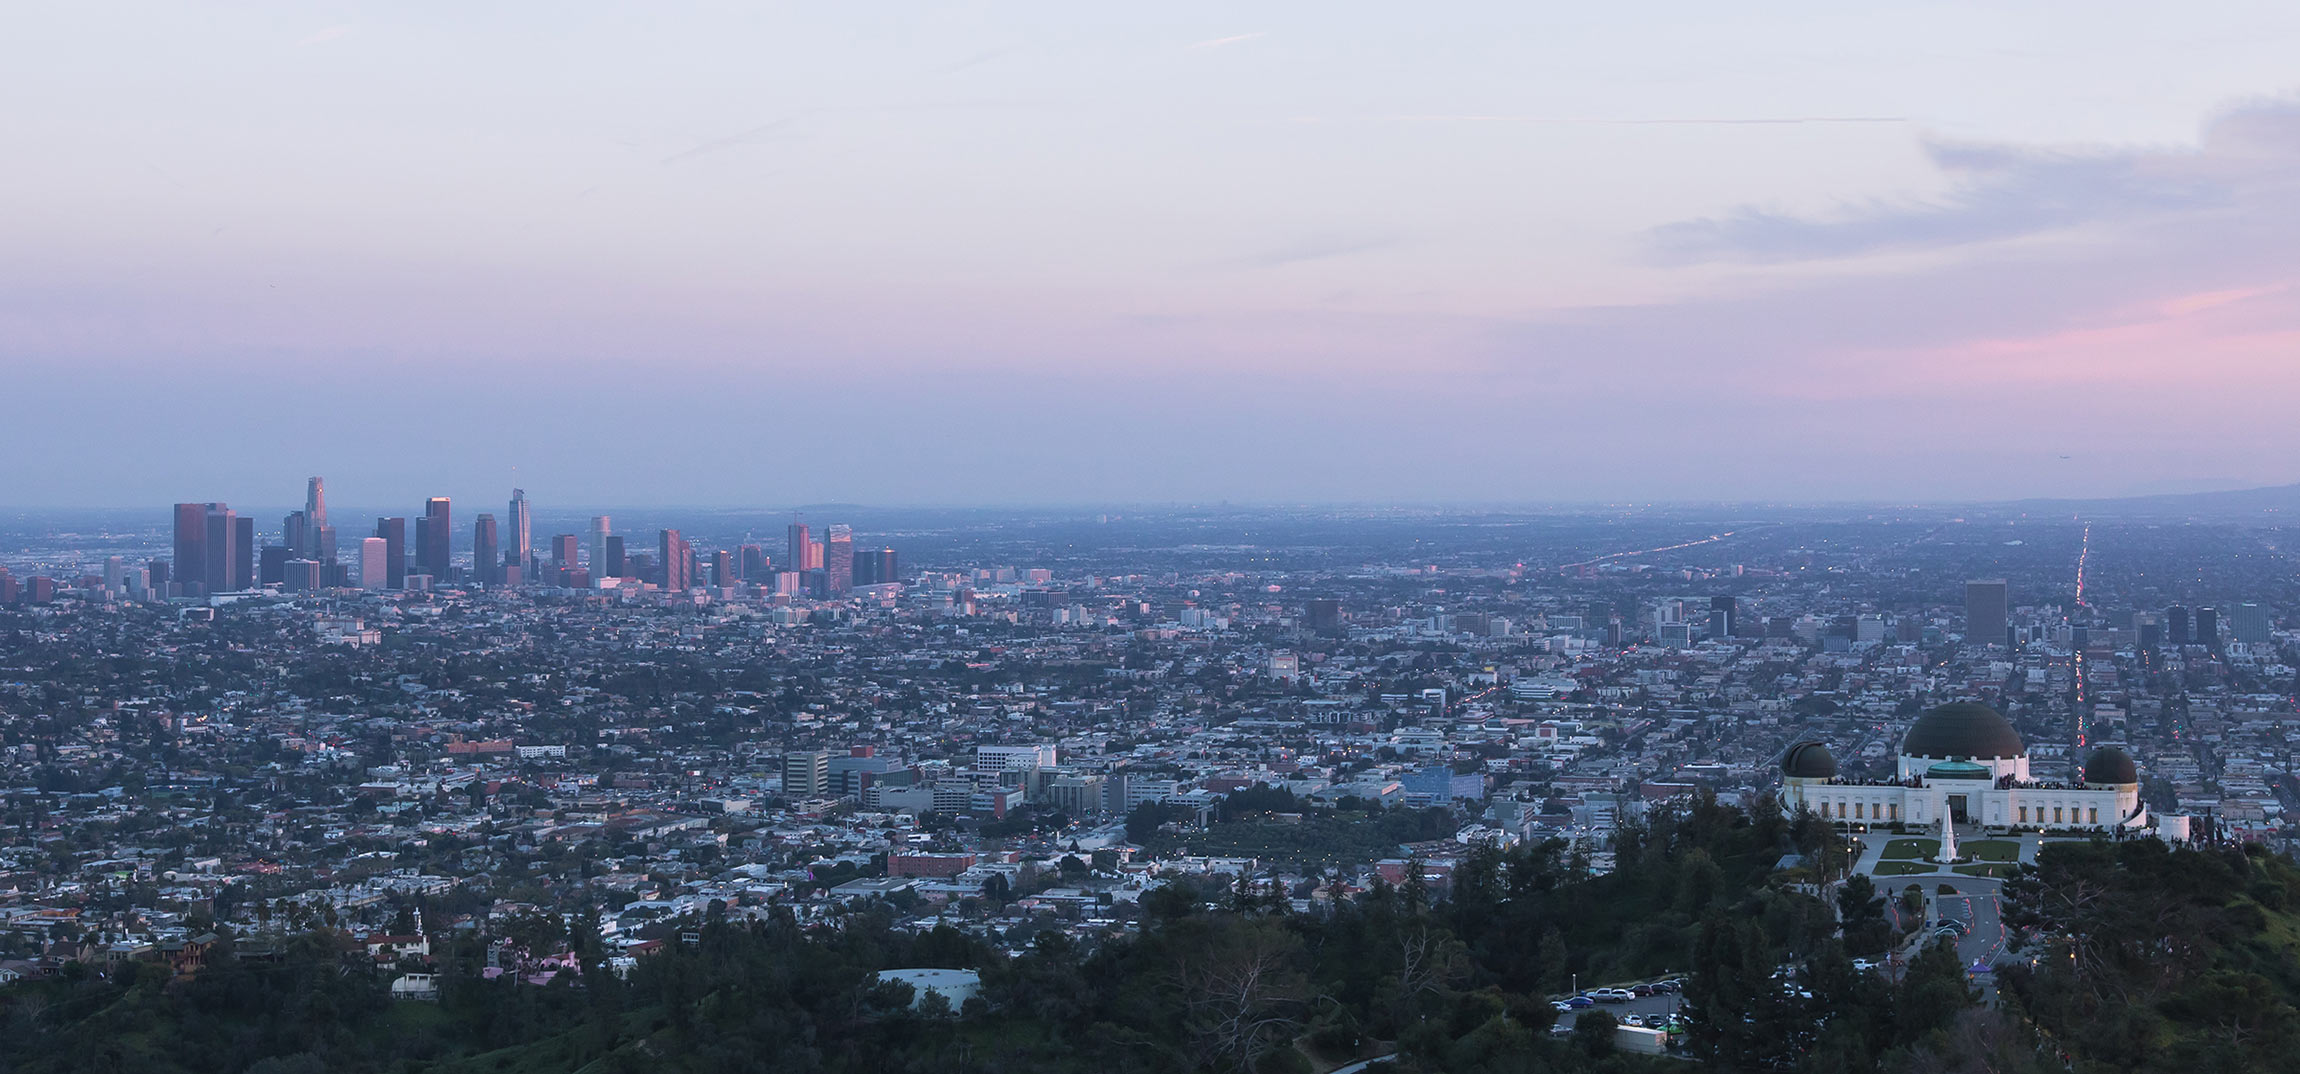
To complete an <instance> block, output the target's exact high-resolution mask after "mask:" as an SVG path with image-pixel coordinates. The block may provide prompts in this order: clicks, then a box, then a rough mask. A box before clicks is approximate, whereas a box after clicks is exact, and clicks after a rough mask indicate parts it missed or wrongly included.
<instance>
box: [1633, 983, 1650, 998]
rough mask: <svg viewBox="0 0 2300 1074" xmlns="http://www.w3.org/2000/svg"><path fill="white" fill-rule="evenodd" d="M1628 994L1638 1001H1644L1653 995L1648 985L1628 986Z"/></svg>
mask: <svg viewBox="0 0 2300 1074" xmlns="http://www.w3.org/2000/svg"><path fill="white" fill-rule="evenodd" d="M1629 993H1630V994H1631V995H1633V996H1636V997H1637V998H1639V999H1644V998H1645V997H1647V996H1650V995H1652V994H1653V986H1652V985H1649V984H1641V985H1630V986H1629Z"/></svg>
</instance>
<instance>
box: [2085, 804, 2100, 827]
mask: <svg viewBox="0 0 2300 1074" xmlns="http://www.w3.org/2000/svg"><path fill="white" fill-rule="evenodd" d="M2085 823H2086V824H2098V823H2100V807H2099V806H2093V807H2091V808H2089V809H2087V810H2085Z"/></svg>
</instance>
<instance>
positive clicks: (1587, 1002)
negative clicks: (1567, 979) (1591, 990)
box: [1565, 996, 1597, 1011]
mask: <svg viewBox="0 0 2300 1074" xmlns="http://www.w3.org/2000/svg"><path fill="white" fill-rule="evenodd" d="M1596 1004H1597V1001H1596V1000H1594V999H1591V998H1589V997H1588V996H1575V997H1573V998H1572V999H1569V1000H1566V1001H1565V1005H1566V1006H1568V1007H1571V1008H1573V1009H1574V1010H1577V1011H1578V1010H1581V1009H1582V1008H1584V1007H1592V1006H1595V1005H1596Z"/></svg>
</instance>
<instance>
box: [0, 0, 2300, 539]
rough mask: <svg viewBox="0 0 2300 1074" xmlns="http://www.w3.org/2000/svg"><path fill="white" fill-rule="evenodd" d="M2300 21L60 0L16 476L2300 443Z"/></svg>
mask: <svg viewBox="0 0 2300 1074" xmlns="http://www.w3.org/2000/svg"><path fill="white" fill-rule="evenodd" d="M1441 15H1442V17H1441ZM2296 53H2300V8H2294V7H2292V6H2290V5H2274V4H2256V5H2226V6H2220V7H2215V8H2212V9H2209V10H2205V11H2196V10H2177V11H2176V10H2171V9H2168V8H2163V7H2160V6H2156V5H2141V4H2129V5H2126V4H2112V5H2083V6H2079V5H2060V6H2051V5H2047V6H2038V7H2033V8H2023V9H2018V10H2008V9H2003V8H2000V7H1997V6H1994V5H1985V4H1977V3H1976V4H1950V5H1928V6H1925V7H1922V8H1909V9H1903V10H1891V11H1865V10H1852V9H1846V8H1843V7H1840V6H1831V5H1821V4H1812V5H1789V6H1783V7H1777V8H1768V9H1766V10H1765V11H1764V12H1762V13H1757V12H1751V11H1738V10H1737V11H1721V10H1717V9H1714V8H1713V7H1710V6H1707V5H1696V4H1683V5H1668V6H1666V7H1665V8H1662V9H1653V10H1642V11H1639V12H1636V13H1634V14H1633V13H1629V12H1625V11H1609V10H1606V9H1602V8H1586V9H1555V10H1547V9H1544V10H1536V9H1533V8H1530V7H1525V6H1520V5H1484V4H1479V5H1467V6H1464V7H1462V8H1460V9H1456V10H1451V11H1446V12H1442V13H1422V14H1411V15H1409V14H1408V13H1406V12H1404V11H1402V10H1400V9H1396V8H1393V7H1377V6H1373V5H1324V4H1286V5H1272V6H1257V7H1249V8H1240V7H1237V6H1235V5H1213V4H1184V5H1160V6H1158V7H1156V8H1154V9H1124V10H1082V9H1078V8H1076V7H1073V6H1069V5H1058V4H1026V5H984V6H980V7H971V6H962V7H951V6H942V5H920V6H900V5H898V6H895V7H889V8H877V9H872V10H869V11H857V10H851V9H844V8H835V7H832V8H816V7H809V6H792V7H755V6H751V5H725V6H721V5H711V4H701V5H687V6H680V7H677V8H671V9H662V8H656V7H648V8H644V9H641V8H626V7H622V6H618V5H602V4H590V3H579V4H572V5H551V6H546V5H533V6H520V7H503V8H487V9H482V10H466V9H463V8H460V7H452V6H431V5H417V6H406V5H385V4H362V3H337V4H321V5H288V4H271V5H252V6H248V7H244V8H240V7H235V8H232V9H229V10H226V9H207V8H185V7H180V6H169V5H129V6H128V7H127V8H108V9H104V10H102V11H100V12H99V11H96V10H92V9H90V10H83V9H79V8H73V7H69V6H51V7H41V8H37V9H32V10H27V11H22V12H18V13H16V16H15V18H14V19H13V20H12V26H11V31H10V33H9V34H8V35H7V36H6V38H5V39H4V40H0V57H4V62H0V95H4V96H5V98H6V99H8V100H10V101H11V102H14V103H15V105H16V107H13V108H10V109H8V110H7V112H6V113H5V115H4V116H0V133H4V134H5V135H6V137H7V140H8V142H9V144H10V145H11V146H12V147H14V152H13V153H11V165H10V167H9V168H8V169H6V170H5V171H0V198H4V200H5V204H7V205H9V206H10V207H11V208H12V209H13V210H14V211H12V212H9V213H7V214H5V216H0V249H4V250H5V251H6V254H5V255H4V257H0V281H4V286H0V369H5V370H6V371H7V372H8V373H9V374H11V375H10V376H9V377H8V383H9V386H10V388H11V389H12V390H11V392H10V397H11V403H10V407H9V410H10V414H11V417H10V419H9V420H7V421H5V422H0V454H4V455H5V457H7V458H8V459H10V460H11V462H10V463H9V464H8V465H7V469H6V471H5V473H6V475H7V480H6V481H5V482H4V483H0V506H4V507H40V506H51V505H113V504H125V503H133V502H138V501H144V500H154V499H167V498H171V497H173V495H174V494H173V491H172V490H177V489H180V488H183V487H187V486H188V485H190V484H196V483H197V482H196V481H195V480H193V479H194V478H195V477H196V476H198V475H206V474H212V473H229V474H232V475H233V478H232V480H233V481H235V482H238V481H244V482H245V483H246V485H247V486H248V488H247V490H244V491H243V490H241V489H239V488H236V487H235V488H219V489H215V490H213V491H212V492H211V493H205V494H204V495H212V496H214V497H216V498H220V499H231V500H254V499H260V498H261V493H260V491H259V490H262V489H265V488H278V487H293V484H294V482H296V481H300V480H301V476H300V475H305V474H310V473H323V472H324V473H326V474H328V475H329V476H330V478H331V480H333V481H335V482H336V483H337V484H338V485H339V486H340V487H343V488H347V489H360V490H362V492H361V495H363V496H366V497H372V498H373V499H376V500H379V501H380V500H384V499H392V498H397V499H410V498H412V497H416V496H421V495H430V494H435V493H436V494H443V495H444V494H452V495H456V496H466V495H468V496H474V497H480V496H484V497H488V498H500V490H499V489H498V488H497V486H505V487H508V485H509V482H508V480H507V479H506V477H505V475H506V474H507V473H508V472H509V471H510V470H511V468H513V467H516V468H517V471H518V473H519V474H520V475H521V481H522V482H523V483H524V484H526V485H527V486H528V487H531V488H539V489H545V490H548V491H549V495H550V497H551V498H552V499H553V500H556V501H559V502H580V503H602V504H605V503H632V504H647V503H678V504H719V503H726V504H780V503H795V502H806V501H811V500H822V499H840V500H846V501H858V502H873V503H949V502H1034V503H1063V502H1079V503H1084V502H1128V501H1145V500H1155V501H1172V500H1184V501H1188V500H1215V499H1233V500H1241V501H1285V502H1305V501H1374V500H1382V501H1412V502H1437V501H1447V502H1462V501H1478V502H1500V501H1549V500H1566V501H1620V500H1632V499H1663V500H1669V499H1682V500H1703V501H1715V500H1733V499H1783V498H1790V499H1817V500H1880V501H1909V500H1920V499H1935V500H1953V499H1987V498H2015V497H2027V496H2107V495H2126V494H2137V493H2150V492H2163V491H2186V490H2192V489H2206V488H2228V487H2240V486H2246V485H2267V484H2282V483H2288V482H2291V481H2295V480H2300V469H2295V468H2294V467H2293V466H2291V464H2290V463H2289V462H2287V461H2286V460H2287V459H2288V458H2290V457H2292V456H2293V455H2294V454H2295V453H2300V433H2296V432H2294V431H2293V428H2294V427H2293V425H2292V423H2291V422H2289V421H2288V420H2284V416H2285V415H2286V414H2287V413H2289V412H2290V411H2291V410H2292V409H2293V408H2294V407H2295V405H2300V287H2296V286H2295V285H2296V284H2300V241H2296V240H2300V76H2295V75H2294V74H2293V72H2292V69H2291V64H2290V56H2291V55H2294V54H2296ZM96 57H101V59H102V62H101V63H97V62H93V60H94V58H96ZM90 427H96V428H102V429H104V430H105V431H106V432H107V433H109V434H111V436H112V437H113V438H114V439H115V440H116V441H117V443H118V444H119V445H121V446H120V447H119V448H117V449H116V450H115V451H112V452H109V453H107V454H103V455H91V456H87V457H78V456H67V455H59V454H57V453H55V452H54V451H52V450H47V449H44V448H43V447H42V446H41V445H52V444H55V443H58V442H61V441H62V440H63V439H65V438H69V437H72V436H75V435H78V434H79V433H80V432H81V431H83V430H85V429H88V428H90ZM190 449H196V450H190ZM436 483H446V484H450V485H452V487H449V488H435V487H433V485H434V484H436Z"/></svg>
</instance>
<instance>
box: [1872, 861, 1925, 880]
mask: <svg viewBox="0 0 2300 1074" xmlns="http://www.w3.org/2000/svg"><path fill="white" fill-rule="evenodd" d="M1932 871H1933V865H1932V863H1931V862H1923V861H1892V860H1889V859H1888V860H1886V861H1880V862H1878V863H1877V867H1876V868H1875V869H1874V870H1872V872H1873V873H1874V874H1875V875H1877V876H1909V875H1911V874H1914V873H1929V872H1932Z"/></svg>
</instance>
